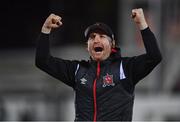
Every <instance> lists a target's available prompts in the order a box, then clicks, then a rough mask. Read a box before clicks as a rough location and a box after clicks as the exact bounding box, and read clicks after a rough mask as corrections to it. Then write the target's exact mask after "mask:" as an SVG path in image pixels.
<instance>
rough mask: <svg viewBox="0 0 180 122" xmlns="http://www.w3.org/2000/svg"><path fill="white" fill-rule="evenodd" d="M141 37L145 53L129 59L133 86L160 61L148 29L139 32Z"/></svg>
mask: <svg viewBox="0 0 180 122" xmlns="http://www.w3.org/2000/svg"><path fill="white" fill-rule="evenodd" d="M141 35H142V39H143V42H144V46H145V49H146V53H145V54H142V55H139V56H135V57H132V59H131V71H132V81H133V84H134V85H135V84H136V83H137V82H138V81H139V80H141V79H142V78H144V77H145V76H147V75H148V74H149V73H150V72H151V71H152V70H153V69H154V68H155V67H156V66H157V65H158V64H159V63H160V62H161V60H162V56H161V53H160V50H159V47H158V45H157V41H156V38H155V36H154V34H153V33H152V31H151V30H150V28H149V27H148V28H146V29H144V30H141Z"/></svg>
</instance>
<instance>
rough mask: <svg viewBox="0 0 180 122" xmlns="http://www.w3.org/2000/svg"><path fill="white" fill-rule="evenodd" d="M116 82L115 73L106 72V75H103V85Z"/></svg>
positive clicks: (112, 84)
mask: <svg viewBox="0 0 180 122" xmlns="http://www.w3.org/2000/svg"><path fill="white" fill-rule="evenodd" d="M114 85H115V84H114V82H113V75H109V74H108V73H107V74H106V76H103V87H106V86H114Z"/></svg>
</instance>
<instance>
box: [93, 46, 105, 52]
mask: <svg viewBox="0 0 180 122" xmlns="http://www.w3.org/2000/svg"><path fill="white" fill-rule="evenodd" d="M94 51H95V52H102V51H103V48H102V47H95V48H94Z"/></svg>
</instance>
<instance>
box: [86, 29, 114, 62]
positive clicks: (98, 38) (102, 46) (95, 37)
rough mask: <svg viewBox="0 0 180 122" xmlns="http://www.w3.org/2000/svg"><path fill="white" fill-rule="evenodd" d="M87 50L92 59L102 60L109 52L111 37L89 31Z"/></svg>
mask: <svg viewBox="0 0 180 122" xmlns="http://www.w3.org/2000/svg"><path fill="white" fill-rule="evenodd" d="M87 44H88V52H89V54H90V56H91V57H92V59H93V60H96V61H102V60H105V59H107V58H108V57H109V56H110V54H111V47H112V43H111V38H110V37H109V36H107V35H105V34H101V33H95V32H93V33H91V34H90V35H89V38H88V42H87Z"/></svg>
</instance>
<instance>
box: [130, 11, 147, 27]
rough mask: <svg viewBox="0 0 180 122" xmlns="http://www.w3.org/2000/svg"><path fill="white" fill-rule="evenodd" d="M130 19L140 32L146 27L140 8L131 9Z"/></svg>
mask: <svg viewBox="0 0 180 122" xmlns="http://www.w3.org/2000/svg"><path fill="white" fill-rule="evenodd" d="M131 17H132V18H133V20H134V22H135V23H136V24H137V25H138V26H139V28H140V29H141V30H143V29H145V28H147V27H148V24H147V22H146V19H145V17H144V12H143V9H142V8H138V9H133V10H132V15H131Z"/></svg>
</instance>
